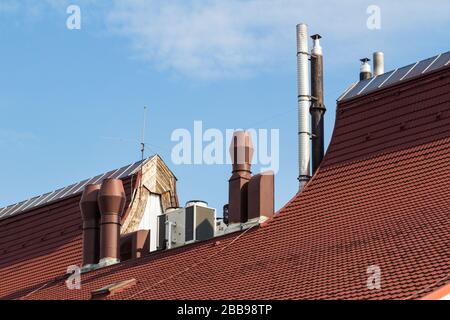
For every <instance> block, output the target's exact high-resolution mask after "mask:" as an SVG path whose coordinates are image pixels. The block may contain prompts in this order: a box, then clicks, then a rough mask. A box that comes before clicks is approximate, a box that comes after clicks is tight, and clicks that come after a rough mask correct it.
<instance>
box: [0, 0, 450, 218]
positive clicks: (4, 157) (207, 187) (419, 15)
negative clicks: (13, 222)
mask: <svg viewBox="0 0 450 320" xmlns="http://www.w3.org/2000/svg"><path fill="white" fill-rule="evenodd" d="M391 2H392V1H384V0H383V1H335V2H334V1H312V0H311V1H310V0H308V1H294V0H279V1H267V0H258V1H256V0H247V1H237V0H230V1H214V0H203V1H170V2H169V1H138V0H134V1H132V0H120V1H92V0H82V1H75V0H73V1H66V0H47V1H41V0H39V1H33V0H23V1H13V0H0V114H1V117H0V155H1V156H0V167H1V168H2V170H1V171H0V172H1V175H0V177H1V181H2V183H1V184H0V207H2V206H5V205H8V204H11V203H14V202H18V201H21V200H23V199H27V198H30V197H32V196H34V195H38V194H41V193H45V192H47V191H51V190H54V189H56V188H58V187H61V186H65V185H68V184H70V183H73V182H76V181H79V180H82V179H84V178H88V177H90V176H93V175H96V174H98V173H101V172H105V171H108V170H111V169H114V168H116V167H120V166H123V165H125V164H127V163H131V162H133V161H136V160H138V159H139V158H140V153H139V140H140V131H141V123H142V108H143V106H144V105H148V106H149V107H150V111H149V114H148V118H149V119H148V127H147V132H146V140H147V142H148V143H149V146H148V149H147V155H150V154H152V153H159V154H160V155H161V156H162V157H163V158H164V159H165V161H166V162H167V163H168V165H169V167H171V169H172V170H173V172H174V173H175V175H176V176H177V177H178V180H179V181H178V192H179V196H180V200H181V201H182V203H184V202H185V201H187V200H190V199H203V200H206V201H208V202H209V203H210V205H211V206H213V207H216V208H217V209H218V212H221V207H222V205H223V204H225V203H226V202H227V188H228V184H227V180H228V178H229V176H230V169H231V168H230V167H229V166H228V165H175V164H173V163H171V156H170V153H171V149H172V147H173V146H174V145H175V143H174V142H172V141H171V140H170V136H171V133H172V132H173V131H174V130H175V129H178V128H186V129H188V130H190V131H193V125H194V121H195V120H201V121H203V126H204V128H205V129H207V128H218V129H220V130H225V129H231V128H242V127H245V128H248V127H252V126H253V125H255V128H263V129H279V130H280V170H279V172H278V174H277V176H276V178H275V179H276V207H277V208H280V207H281V206H282V205H283V204H284V203H286V202H287V201H288V200H289V199H290V198H291V197H292V196H293V195H294V194H295V192H296V190H297V185H298V184H297V180H296V177H297V150H296V146H297V144H296V139H297V135H296V132H297V129H296V107H297V104H296V59H295V25H296V23H299V22H306V23H308V24H309V32H310V34H313V33H320V34H321V35H322V36H323V39H322V47H323V50H324V63H325V95H326V106H327V109H328V111H327V113H326V118H325V121H326V141H327V143H328V142H329V139H330V137H331V134H332V129H333V125H334V110H335V100H336V98H337V97H338V96H339V95H340V94H341V93H342V92H343V91H344V90H345V89H346V88H347V87H348V86H349V85H350V84H351V83H352V82H354V81H356V80H357V78H358V71H359V59H360V58H362V57H364V56H369V57H370V56H371V54H372V52H373V51H376V50H381V51H384V52H385V60H386V70H390V69H393V68H396V67H399V66H402V65H406V64H409V63H411V62H414V61H417V60H420V59H423V58H427V57H429V56H433V55H435V54H437V53H440V52H444V51H448V50H449V43H450V41H449V40H450V36H449V33H448V30H450V18H449V16H448V12H450V3H449V2H448V1H426V2H425V1H396V2H395V4H393V3H391ZM69 4H77V5H79V6H80V8H81V21H82V24H81V29H80V30H69V29H67V28H66V19H67V17H68V14H67V13H66V8H67V6H68V5H69ZM372 4H374V5H377V6H379V8H380V9H381V29H379V30H370V29H368V28H367V26H366V20H367V18H368V17H369V15H368V14H367V12H366V9H367V7H368V6H369V5H372ZM238 112H239V114H240V117H236V116H235V115H236V113H238ZM255 171H256V172H258V167H256V168H255Z"/></svg>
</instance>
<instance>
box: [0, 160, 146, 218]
mask: <svg viewBox="0 0 450 320" xmlns="http://www.w3.org/2000/svg"><path fill="white" fill-rule="evenodd" d="M150 158H152V157H150ZM150 158H147V159H145V160H141V161H137V162H134V163H132V164H129V165H126V166H124V167H121V168H119V169H116V170H111V171H108V172H106V173H103V174H99V175H97V176H95V177H92V178H90V179H85V180H82V181H80V182H77V183H74V184H71V185H69V186H67V187H63V188H59V189H57V190H55V191H51V192H47V193H45V194H42V195H40V196H36V197H33V198H31V199H28V200H25V201H22V202H19V203H16V204H13V205H9V206H7V207H3V208H0V219H2V218H7V217H10V216H12V215H15V214H19V213H21V212H25V211H27V210H30V209H32V208H36V207H39V206H42V205H44V204H48V203H50V202H53V201H57V200H61V199H64V198H68V197H70V196H73V195H75V194H78V193H80V192H82V191H83V188H84V187H85V186H86V185H87V184H90V183H101V182H102V181H103V180H104V179H106V178H115V179H123V178H125V177H128V176H130V175H132V174H134V173H136V171H137V170H138V169H139V168H140V166H141V165H142V164H143V163H145V162H146V161H147V160H149V159H150Z"/></svg>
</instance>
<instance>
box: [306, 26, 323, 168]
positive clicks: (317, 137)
mask: <svg viewBox="0 0 450 320" xmlns="http://www.w3.org/2000/svg"><path fill="white" fill-rule="evenodd" d="M311 38H312V39H313V40H314V45H313V48H312V50H311V96H312V97H311V99H312V105H311V109H310V112H311V134H312V139H311V140H312V173H313V174H314V172H316V170H317V168H318V167H319V165H320V163H321V162H322V159H323V154H324V123H323V118H324V114H325V111H326V108H325V104H324V99H323V54H322V47H321V46H320V43H319V39H320V38H321V36H320V35H319V34H315V35H313V36H311Z"/></svg>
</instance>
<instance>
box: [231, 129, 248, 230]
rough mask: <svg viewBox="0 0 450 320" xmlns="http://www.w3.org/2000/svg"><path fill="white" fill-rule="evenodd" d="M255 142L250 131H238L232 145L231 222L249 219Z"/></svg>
mask: <svg viewBox="0 0 450 320" xmlns="http://www.w3.org/2000/svg"><path fill="white" fill-rule="evenodd" d="M253 152H254V149H253V144H252V138H251V136H250V133H249V132H247V131H236V132H235V133H234V134H233V140H232V143H231V145H230V155H231V160H232V163H233V172H232V175H231V178H230V179H229V181H228V186H229V189H228V190H229V191H228V200H229V202H228V212H229V216H228V220H229V223H242V222H245V221H247V218H248V216H247V209H248V208H247V188H248V182H249V181H250V179H251V177H252V173H251V171H250V170H251V161H252V158H253Z"/></svg>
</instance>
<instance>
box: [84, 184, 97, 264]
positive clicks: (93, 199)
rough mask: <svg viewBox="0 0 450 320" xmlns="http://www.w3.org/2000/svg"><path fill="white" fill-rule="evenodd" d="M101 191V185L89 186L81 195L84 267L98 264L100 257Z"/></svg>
mask: <svg viewBox="0 0 450 320" xmlns="http://www.w3.org/2000/svg"><path fill="white" fill-rule="evenodd" d="M99 190H100V185H99V184H88V185H86V187H85V188H84V190H83V194H82V195H81V200H80V209H81V218H82V219H83V265H89V264H97V263H98V261H99V257H100V210H99V208H98V202H97V197H98V192H99Z"/></svg>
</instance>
